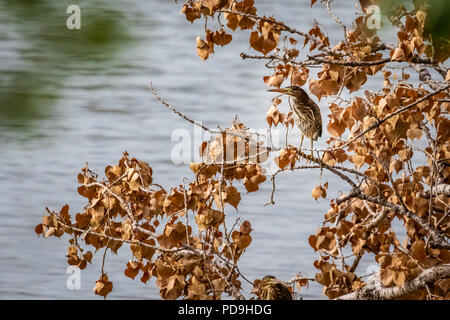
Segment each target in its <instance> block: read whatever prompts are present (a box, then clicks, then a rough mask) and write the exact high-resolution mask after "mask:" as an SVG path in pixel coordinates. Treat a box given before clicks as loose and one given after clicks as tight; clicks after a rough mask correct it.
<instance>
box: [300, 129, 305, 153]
mask: <svg viewBox="0 0 450 320" xmlns="http://www.w3.org/2000/svg"><path fill="white" fill-rule="evenodd" d="M304 137H305V136H304V135H303V133H302V139H301V140H300V147H299V149H300V150H301V149H302V145H303V138H304Z"/></svg>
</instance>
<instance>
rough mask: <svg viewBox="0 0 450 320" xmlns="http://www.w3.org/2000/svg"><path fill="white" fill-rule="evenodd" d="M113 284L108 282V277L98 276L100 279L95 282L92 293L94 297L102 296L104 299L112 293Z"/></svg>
mask: <svg viewBox="0 0 450 320" xmlns="http://www.w3.org/2000/svg"><path fill="white" fill-rule="evenodd" d="M112 289H113V284H112V282H111V281H109V280H108V276H107V275H106V274H104V275H102V276H100V279H99V280H97V282H96V284H95V287H94V293H95V294H96V295H99V296H102V297H104V298H105V299H106V296H107V295H108V294H109V293H110V292H111V291H112Z"/></svg>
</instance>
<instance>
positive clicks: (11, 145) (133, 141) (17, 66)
mask: <svg viewBox="0 0 450 320" xmlns="http://www.w3.org/2000/svg"><path fill="white" fill-rule="evenodd" d="M258 2H259V5H258ZM294 2H295V3H297V2H299V3H300V5H295V7H292V4H293V3H294ZM84 3H85V2H80V4H81V7H82V14H83V12H84V11H83V10H84V9H83V4H84ZM344 3H345V4H344ZM309 4H310V1H309V0H308V1H288V0H283V1H279V0H278V1H268V0H266V1H257V5H258V8H260V13H273V14H274V15H275V16H276V17H279V18H281V19H282V20H284V21H285V22H287V23H288V24H290V25H292V26H295V27H296V28H298V29H300V30H305V31H306V30H309V29H306V28H308V26H310V25H311V24H312V23H313V17H316V18H317V19H318V20H320V21H321V22H322V23H324V26H325V27H326V28H327V30H328V32H329V35H330V37H332V36H333V35H334V36H340V35H341V33H340V32H341V30H340V29H339V28H338V27H336V25H335V24H334V22H333V21H332V20H330V19H329V18H328V16H327V13H326V11H325V10H324V9H323V8H322V7H321V5H320V4H319V3H317V4H316V5H315V7H314V8H313V9H310V8H309ZM6 5H8V1H5V2H3V3H1V4H0V30H1V32H0V34H1V36H0V37H1V46H0V57H1V61H2V63H1V65H0V79H1V82H0V87H1V91H0V94H7V93H8V92H10V91H11V90H13V89H12V87H11V83H12V82H11V81H13V79H14V78H16V79H21V80H20V81H22V82H23V81H28V82H29V86H28V85H26V86H24V87H23V88H22V89H20V90H21V91H18V96H19V98H20V97H23V96H24V95H26V94H28V93H29V92H28V91H29V90H31V89H30V88H34V86H36V85H41V84H42V86H41V87H39V88H38V89H39V91H38V92H39V93H37V94H35V93H33V94H34V95H33V96H32V97H33V98H34V99H40V100H39V101H40V103H39V106H38V109H36V110H33V109H30V110H33V111H30V110H25V111H24V114H25V116H23V115H22V116H19V117H13V116H10V115H8V116H7V115H5V114H3V116H2V114H0V117H2V118H1V119H0V146H1V148H0V218H1V222H0V247H1V248H2V249H1V250H0V261H1V263H0V298H3V299H6V298H19V299H34V298H37V299H54V298H62V299H80V298H83V299H102V298H101V297H98V296H95V295H94V294H93V291H92V288H93V286H94V284H95V280H97V279H98V277H99V275H100V268H101V265H100V264H99V263H98V261H99V256H100V255H101V254H97V256H96V258H95V261H96V262H97V263H94V265H93V266H92V265H89V266H88V267H87V269H85V270H84V271H82V274H81V289H80V290H68V289H67V288H66V280H67V276H68V275H67V274H66V269H67V262H66V258H65V257H64V256H65V254H66V246H67V238H66V237H63V238H62V239H56V238H52V239H43V238H38V237H37V236H36V235H35V233H34V231H33V230H34V226H35V225H36V224H37V223H39V222H40V220H41V216H42V214H43V213H44V208H45V206H49V207H50V208H55V209H59V208H60V207H61V206H63V205H64V204H65V203H68V204H69V205H70V207H71V213H76V212H77V211H81V210H82V208H83V206H84V205H85V202H84V200H83V199H82V198H81V197H80V196H79V195H78V193H77V191H76V188H77V181H76V175H77V173H78V172H79V169H80V168H81V167H83V166H84V164H85V162H89V165H90V167H91V169H94V170H96V171H97V172H99V173H100V174H103V172H102V168H104V167H105V166H106V165H108V164H112V163H116V162H117V161H118V159H119V158H120V157H121V153H122V152H123V151H124V150H127V151H128V152H129V153H130V155H132V156H134V157H137V158H139V159H142V160H145V161H148V162H149V163H150V165H151V166H152V167H153V169H154V173H155V174H154V178H155V181H156V182H157V183H160V184H162V185H163V186H165V187H166V188H169V187H170V186H176V185H178V184H179V183H181V182H182V179H183V177H188V178H192V174H191V172H190V170H189V168H188V166H186V165H176V164H174V163H173V162H172V161H171V150H172V148H173V147H174V145H175V144H176V142H173V141H171V134H172V132H173V130H176V129H179V128H184V129H187V130H189V131H191V132H192V131H193V128H192V126H191V125H190V124H188V123H187V122H185V121H184V120H183V119H181V118H179V117H178V116H176V115H175V114H173V113H171V112H169V111H168V110H167V109H165V108H164V107H163V106H161V105H160V104H159V103H157V102H156V101H155V100H154V99H153V97H152V95H151V93H150V92H149V90H148V84H149V82H150V81H152V82H153V84H154V86H155V87H156V88H157V90H158V92H159V94H160V95H161V96H162V97H165V98H166V100H167V101H169V102H170V103H172V104H174V105H175V106H177V108H178V109H179V110H180V111H183V112H185V113H186V114H188V115H190V116H191V117H192V118H193V119H197V120H203V121H204V124H205V125H207V126H210V127H212V128H215V127H216V126H217V125H220V126H221V127H226V126H228V125H229V124H230V122H231V121H232V119H233V117H234V115H235V114H239V117H240V119H241V120H242V121H243V122H244V123H245V124H246V125H247V126H249V127H252V128H266V120H265V112H266V110H267V109H268V107H269V106H270V98H271V97H272V95H270V94H269V93H267V92H266V91H265V89H266V88H265V85H264V83H263V81H262V76H263V75H266V73H267V72H266V70H265V68H264V66H263V63H260V62H255V61H242V60H241V59H240V57H239V53H240V52H242V51H245V50H247V48H248V33H245V34H244V33H239V32H238V33H236V34H233V36H234V41H233V42H232V44H231V45H229V46H228V47H226V48H223V49H221V48H216V54H215V55H214V56H213V57H212V59H210V60H208V61H205V62H201V61H200V60H199V59H198V57H197V55H196V52H195V38H196V37H197V35H200V34H202V28H203V24H202V23H199V22H198V21H197V22H196V23H194V24H193V25H191V24H189V22H187V21H186V20H185V19H184V17H183V16H181V15H180V14H179V10H180V5H176V4H175V3H174V2H173V1H167V0H164V1H162V0H161V1H156V0H150V1H148V0H127V1H122V4H121V5H115V7H114V10H115V13H114V12H112V13H111V16H112V17H113V19H116V20H117V19H120V23H121V25H122V26H125V28H126V30H125V31H126V32H127V33H128V34H131V35H132V39H131V41H129V43H128V42H127V43H126V44H125V45H122V46H121V48H120V50H118V51H117V54H116V55H115V56H114V57H108V58H107V62H102V61H104V59H103V58H102V54H104V53H103V52H102V51H100V52H97V53H95V54H96V56H95V55H93V56H92V57H91V58H86V59H85V60H89V59H91V60H92V61H83V59H80V57H77V56H76V54H75V53H76V52H77V51H76V50H75V49H73V50H75V51H74V52H75V53H74V54H73V56H71V55H70V54H69V55H67V56H66V57H68V58H67V60H66V61H57V60H56V59H53V58H52V55H51V54H53V55H55V54H57V53H58V50H64V49H67V48H65V46H66V45H65V44H64V38H61V39H59V40H58V45H55V47H54V51H52V52H51V54H50V53H49V51H48V50H47V48H46V43H45V41H44V40H42V42H39V41H40V40H39V39H41V37H44V36H45V34H46V33H45V28H43V29H36V28H33V27H31V26H32V24H28V26H27V24H26V23H23V24H21V23H18V19H19V18H18V17H20V19H26V17H27V14H28V18H29V20H28V22H29V23H31V22H33V19H41V20H42V21H40V22H41V25H44V26H46V21H47V19H46V17H45V15H43V16H42V15H41V16H37V17H34V16H33V12H26V11H25V13H26V14H25V16H24V15H22V16H14V15H11V14H9V13H8V11H5V10H2V9H4V8H2V6H6ZM98 5H99V7H100V8H101V6H102V3H101V2H99V4H98ZM87 6H88V4H86V7H87ZM335 6H336V10H335V13H336V14H337V15H338V16H340V17H343V18H344V20H345V21H349V20H350V19H352V18H353V17H354V15H353V12H354V10H353V5H352V1H345V2H344V1H341V2H340V3H338V2H336V4H335ZM89 8H90V7H89ZM30 10H31V9H30ZM117 13H120V15H118V14H117ZM55 14H59V15H61V17H62V18H61V19H60V20H56V21H59V22H60V25H58V24H56V25H53V26H52V25H48V26H47V27H55V28H56V27H59V28H65V18H64V17H65V7H64V6H61V10H60V11H57V12H56V13H55ZM82 21H83V20H82ZM59 22H58V23H59ZM49 23H50V22H49ZM52 23H53V22H52ZM24 29H25V30H24ZM119 31H120V30H119ZM74 32H76V31H74ZM27 35H28V36H27ZM30 38H33V41H34V42H30V41H31V40H30ZM53 44H54V42H53ZM67 45H70V43H67ZM70 50H72V49H70ZM105 50H106V49H105ZM108 50H109V49H108ZM105 59H106V58H105ZM30 65H32V66H33V68H36V70H37V71H36V72H34V73H33V71H32V70H31V71H30V68H29V66H30ZM27 72H29V73H30V74H31V75H32V76H33V77H31V78H30V77H28V76H27V74H28V73H27ZM24 74H25V76H23V75H24ZM25 79H27V80H25ZM379 83H381V82H379ZM379 83H376V84H377V85H378V84H379ZM14 90H18V89H14ZM55 92H57V93H56V94H55ZM0 107H1V108H2V109H5V110H6V109H7V108H11V106H10V105H8V106H7V105H6V103H5V104H4V105H1V106H0ZM322 110H323V111H322V112H323V118H324V121H326V114H327V112H328V108H327V107H326V105H324V104H323V103H322ZM30 112H32V114H31V116H30V115H29V113H30ZM33 112H34V113H33ZM327 135H328V133H325V136H324V137H323V138H322V141H321V142H320V143H319V146H322V147H323V146H324V141H325V140H326V139H327ZM291 138H292V140H293V141H291V142H292V143H294V142H295V140H294V139H296V138H298V135H296V134H295V133H294V134H293V135H292V137H291ZM325 180H328V181H329V183H330V189H334V190H335V191H337V190H339V188H341V183H340V182H339V181H337V180H336V179H334V178H333V177H332V176H330V175H329V174H327V175H325V176H324V177H322V181H325ZM277 182H278V184H277V192H276V195H275V201H276V205H275V206H270V207H265V206H264V204H265V203H266V202H267V201H268V200H269V197H270V191H271V185H270V183H266V184H264V185H263V188H262V192H257V193H255V194H249V195H245V194H244V195H243V197H242V203H241V205H240V209H239V213H235V212H233V211H232V210H230V211H229V213H228V215H229V216H230V217H232V218H235V217H236V216H239V217H241V218H242V219H248V220H250V221H251V222H252V226H253V228H254V230H255V231H254V233H253V234H252V235H253V243H252V246H251V247H250V248H249V249H248V251H247V252H246V253H245V255H244V256H243V257H242V259H241V265H240V269H241V271H242V272H243V273H244V274H245V275H246V276H247V277H248V278H250V279H255V278H260V277H262V276H264V275H265V274H273V275H275V276H277V277H279V278H281V279H284V280H289V279H291V278H292V277H293V276H295V274H296V273H297V272H302V274H303V275H305V276H313V274H314V271H315V269H314V267H313V266H312V263H313V261H314V259H315V257H317V254H315V253H314V251H313V250H312V249H311V248H310V247H309V245H308V242H307V239H308V237H309V235H310V234H312V233H315V232H316V229H317V228H318V227H319V226H320V224H321V221H322V217H323V214H324V213H325V212H326V210H327V209H328V201H325V200H323V199H322V200H321V201H318V202H315V201H314V200H313V198H312V197H311V196H310V192H311V189H312V188H313V187H314V185H316V184H318V183H319V182H320V177H319V174H318V172H307V171H304V172H297V173H296V174H285V175H284V176H280V177H279V178H278V179H277ZM341 189H342V188H341ZM344 190H345V189H344ZM333 195H336V193H333V192H331V194H330V196H333ZM130 258H131V254H130V252H129V251H128V250H126V249H122V251H119V255H118V256H108V257H107V261H106V271H107V272H108V275H109V277H110V280H111V281H113V283H114V290H113V292H112V294H110V295H109V296H108V297H109V298H115V299H123V298H127V299H141V298H144V299H148V298H153V299H158V298H159V290H158V288H157V287H156V286H155V284H154V282H152V281H150V282H149V283H148V284H146V285H145V284H142V283H141V282H140V281H139V280H138V279H137V280H136V281H133V280H131V279H129V278H126V277H125V276H124V275H123V270H124V268H125V264H126V261H128V259H130ZM361 268H362V270H365V268H366V266H365V265H362V266H361ZM246 290H247V293H248V291H249V287H248V286H247V287H246ZM321 291H322V288H321V287H320V286H319V285H314V284H312V285H311V286H310V288H309V290H307V291H304V292H303V293H302V295H303V297H304V298H305V299H312V298H314V299H323V298H325V297H324V296H323V295H322V294H321Z"/></svg>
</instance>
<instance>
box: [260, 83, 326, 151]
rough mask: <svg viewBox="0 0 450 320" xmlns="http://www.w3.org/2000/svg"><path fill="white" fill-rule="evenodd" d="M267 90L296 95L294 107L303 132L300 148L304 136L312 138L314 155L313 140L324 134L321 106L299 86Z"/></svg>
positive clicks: (298, 123) (299, 126)
mask: <svg viewBox="0 0 450 320" xmlns="http://www.w3.org/2000/svg"><path fill="white" fill-rule="evenodd" d="M267 91H270V92H280V93H282V94H287V95H289V96H291V97H294V104H293V106H292V108H293V109H294V114H295V115H296V120H297V121H296V123H297V126H298V128H299V129H300V131H301V132H302V140H301V142H300V148H301V147H302V144H303V138H304V136H306V137H307V138H309V139H311V156H313V152H312V149H313V141H316V140H317V139H318V138H320V137H321V136H322V115H321V114H320V109H319V106H318V105H317V104H316V103H315V102H314V101H313V100H312V99H311V98H310V97H309V96H308V94H307V93H306V91H305V90H303V89H302V88H300V87H299V86H290V87H286V88H280V89H269V90H267Z"/></svg>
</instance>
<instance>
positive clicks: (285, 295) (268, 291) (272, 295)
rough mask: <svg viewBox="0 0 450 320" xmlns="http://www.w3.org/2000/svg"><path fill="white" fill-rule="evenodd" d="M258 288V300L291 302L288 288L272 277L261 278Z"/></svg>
mask: <svg viewBox="0 0 450 320" xmlns="http://www.w3.org/2000/svg"><path fill="white" fill-rule="evenodd" d="M260 286H261V287H260V289H261V290H260V295H259V298H260V300H293V299H292V293H291V291H290V290H289V288H288V287H287V286H286V285H285V284H284V283H283V282H282V281H280V280H278V279H276V278H275V277H274V276H270V275H267V276H265V277H264V278H262V280H261V284H260Z"/></svg>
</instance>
